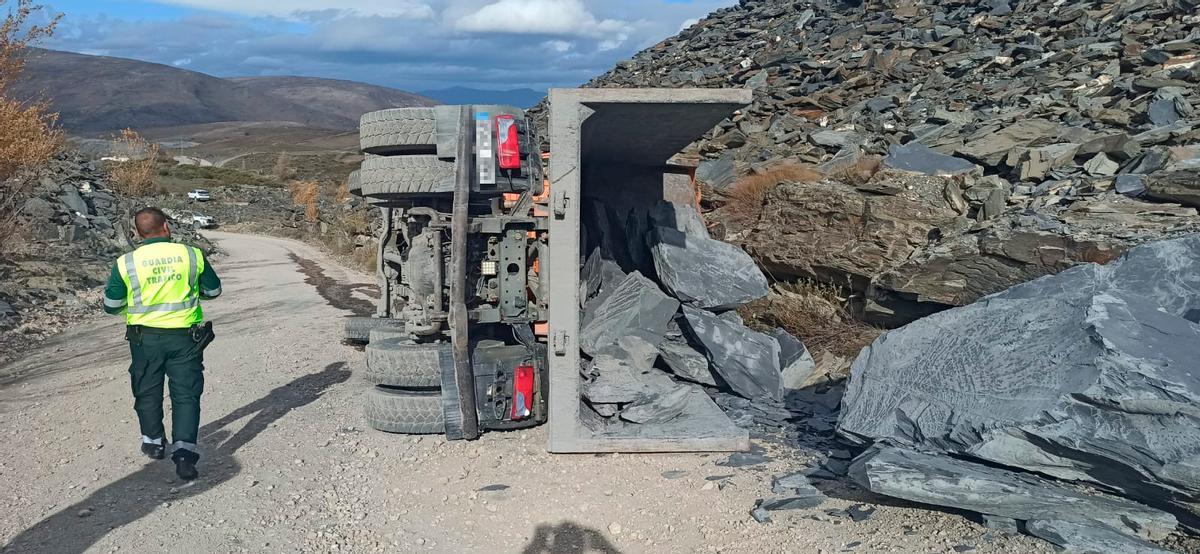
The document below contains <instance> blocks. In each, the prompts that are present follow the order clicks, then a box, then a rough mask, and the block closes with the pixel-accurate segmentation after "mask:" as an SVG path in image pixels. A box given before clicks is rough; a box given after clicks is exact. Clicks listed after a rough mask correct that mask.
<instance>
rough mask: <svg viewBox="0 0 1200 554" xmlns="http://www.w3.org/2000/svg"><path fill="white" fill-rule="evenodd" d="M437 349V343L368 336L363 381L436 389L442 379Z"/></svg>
mask: <svg viewBox="0 0 1200 554" xmlns="http://www.w3.org/2000/svg"><path fill="white" fill-rule="evenodd" d="M376 331H378V329H377V330H376ZM372 334H374V333H372ZM441 351H442V345H440V344H417V343H415V342H412V341H410V340H408V339H403V338H394V339H384V340H372V341H371V343H370V344H368V345H367V375H366V377H367V382H369V383H371V384H373V385H384V386H388V387H399V388H406V389H436V388H438V387H439V386H441V383H442V362H441Z"/></svg>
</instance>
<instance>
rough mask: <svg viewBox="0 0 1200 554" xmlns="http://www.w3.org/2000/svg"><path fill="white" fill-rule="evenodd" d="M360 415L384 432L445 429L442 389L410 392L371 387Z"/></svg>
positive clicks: (427, 432) (420, 432)
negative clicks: (438, 390) (440, 390)
mask: <svg viewBox="0 0 1200 554" xmlns="http://www.w3.org/2000/svg"><path fill="white" fill-rule="evenodd" d="M365 398H366V400H365V405H364V407H363V408H364V409H363V415H364V416H366V418H367V424H368V425H370V426H371V427H372V428H374V429H378V430H380V431H384V432H387V433H405V434H409V435H432V434H441V433H445V432H446V424H445V423H443V422H442V393H441V392H437V391H434V392H411V391H401V390H396V389H389V388H385V387H371V389H370V390H368V391H367V395H366V397H365Z"/></svg>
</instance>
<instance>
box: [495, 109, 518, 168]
mask: <svg viewBox="0 0 1200 554" xmlns="http://www.w3.org/2000/svg"><path fill="white" fill-rule="evenodd" d="M518 134H519V133H518V129H517V118H515V117H513V116H511V115H507V114H505V115H498V116H496V152H497V154H498V155H499V162H500V169H521V138H520V137H519V136H518Z"/></svg>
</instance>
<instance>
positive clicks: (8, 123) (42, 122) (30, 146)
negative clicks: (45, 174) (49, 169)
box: [0, 0, 63, 241]
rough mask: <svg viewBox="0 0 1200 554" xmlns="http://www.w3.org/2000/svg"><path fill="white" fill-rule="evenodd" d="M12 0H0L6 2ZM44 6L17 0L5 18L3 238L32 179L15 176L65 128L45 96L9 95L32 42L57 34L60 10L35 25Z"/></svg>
mask: <svg viewBox="0 0 1200 554" xmlns="http://www.w3.org/2000/svg"><path fill="white" fill-rule="evenodd" d="M5 4H7V2H6V0H0V8H3V7H4V6H5ZM40 9H41V6H40V5H37V4H33V3H32V0H17V2H16V5H15V6H12V7H10V8H9V9H8V15H7V16H6V17H5V18H4V19H3V21H0V181H6V180H7V181H8V182H6V183H3V184H0V239H4V240H5V241H8V240H10V239H11V237H12V234H13V233H12V230H13V228H14V224H15V218H16V212H17V210H18V209H19V208H20V205H21V204H22V203H23V202H24V198H25V197H26V196H27V195H28V193H29V190H30V188H32V186H33V180H32V179H10V178H11V177H13V176H14V175H16V174H17V172H18V171H19V170H20V169H21V168H24V167H36V166H40V165H42V164H45V163H46V162H48V161H49V160H50V158H51V157H53V156H54V154H55V153H57V152H58V151H59V149H60V148H61V147H62V143H63V132H62V130H61V129H59V128H58V126H57V123H58V114H54V113H51V112H50V111H49V104H48V103H46V102H44V101H38V102H21V101H19V100H17V99H15V98H11V97H9V96H8V89H9V87H10V86H11V85H12V84H13V83H14V82H15V81H16V80H17V78H19V77H20V75H21V71H22V70H23V69H24V67H25V56H26V54H27V53H28V49H29V47H30V46H31V45H32V44H34V43H36V42H37V41H39V40H41V39H43V38H46V37H49V36H51V35H53V34H54V28H55V27H56V26H57V25H58V21H59V20H60V19H61V18H62V15H61V14H59V15H57V16H55V17H53V18H52V19H51V20H50V22H49V23H48V24H46V25H30V24H29V16H30V15H32V14H33V13H34V12H36V11H38V10H40Z"/></svg>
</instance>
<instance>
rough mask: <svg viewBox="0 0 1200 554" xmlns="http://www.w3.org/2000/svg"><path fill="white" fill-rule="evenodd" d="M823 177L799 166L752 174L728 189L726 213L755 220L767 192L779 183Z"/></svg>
mask: <svg viewBox="0 0 1200 554" xmlns="http://www.w3.org/2000/svg"><path fill="white" fill-rule="evenodd" d="M823 177H824V175H822V174H821V172H820V171H817V169H816V168H815V167H812V166H807V165H799V164H784V165H777V166H775V167H772V168H770V169H768V170H766V171H764V172H762V173H752V174H750V175H747V176H745V177H743V178H742V179H741V180H739V181H738V182H737V183H735V184H734V185H733V188H732V189H730V191H729V197H728V199H727V200H726V202H725V210H726V213H728V214H729V215H731V216H733V217H734V218H735V219H756V218H757V217H758V216H759V214H761V213H762V208H763V202H764V200H765V199H766V196H767V192H768V191H770V190H771V189H773V188H775V187H777V186H779V184H780V183H811V182H815V181H820V180H821V179H822V178H823Z"/></svg>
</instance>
